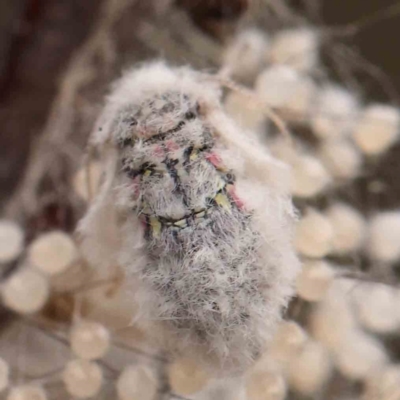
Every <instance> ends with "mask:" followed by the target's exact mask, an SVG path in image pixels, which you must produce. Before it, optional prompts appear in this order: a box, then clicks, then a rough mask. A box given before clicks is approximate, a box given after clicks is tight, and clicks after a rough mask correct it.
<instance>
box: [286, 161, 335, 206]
mask: <svg viewBox="0 0 400 400" xmlns="http://www.w3.org/2000/svg"><path fill="white" fill-rule="evenodd" d="M291 165H292V194H293V196H295V197H301V198H310V197H314V196H316V195H318V194H320V193H322V192H323V191H324V190H325V189H326V188H327V187H328V185H329V183H330V182H331V179H330V176H329V174H328V172H327V170H326V168H325V167H324V166H323V164H322V163H321V162H320V161H319V160H318V158H316V157H313V156H311V155H299V156H298V157H297V158H296V159H295V160H294V161H293V162H292V163H291Z"/></svg>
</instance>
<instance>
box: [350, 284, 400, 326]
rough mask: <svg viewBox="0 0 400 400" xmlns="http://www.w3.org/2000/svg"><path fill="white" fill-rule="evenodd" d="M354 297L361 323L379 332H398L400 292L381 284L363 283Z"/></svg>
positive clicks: (357, 288)
mask: <svg viewBox="0 0 400 400" xmlns="http://www.w3.org/2000/svg"><path fill="white" fill-rule="evenodd" d="M353 297H354V300H355V303H356V307H357V317H358V318H359V320H360V322H361V324H362V325H363V326H364V327H365V328H367V329H369V330H371V331H373V332H377V333H391V332H396V331H397V330H398V329H399V328H400V314H399V312H398V311H397V310H398V308H399V305H398V302H399V292H398V290H397V289H395V288H392V287H390V286H386V285H380V284H368V283H365V284H362V285H359V286H358V287H356V290H354V292H353Z"/></svg>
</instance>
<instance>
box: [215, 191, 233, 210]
mask: <svg viewBox="0 0 400 400" xmlns="http://www.w3.org/2000/svg"><path fill="white" fill-rule="evenodd" d="M214 200H215V201H216V203H217V204H218V205H219V206H221V207H223V208H225V209H226V210H230V209H231V203H230V201H229V199H228V196H227V195H226V194H224V193H218V194H217V195H216V196H215V199H214Z"/></svg>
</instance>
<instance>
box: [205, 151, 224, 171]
mask: <svg viewBox="0 0 400 400" xmlns="http://www.w3.org/2000/svg"><path fill="white" fill-rule="evenodd" d="M206 159H207V160H208V161H209V162H210V163H211V164H212V165H214V167H215V168H221V167H222V160H221V157H220V156H219V155H218V154H217V153H209V154H207V155H206Z"/></svg>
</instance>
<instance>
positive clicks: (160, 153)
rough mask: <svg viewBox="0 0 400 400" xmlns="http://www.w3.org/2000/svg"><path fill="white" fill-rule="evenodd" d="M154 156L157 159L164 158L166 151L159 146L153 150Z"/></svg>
mask: <svg viewBox="0 0 400 400" xmlns="http://www.w3.org/2000/svg"><path fill="white" fill-rule="evenodd" d="M153 154H154V156H155V157H164V150H163V148H162V147H161V146H160V145H159V144H158V145H157V146H156V147H155V148H154V150H153Z"/></svg>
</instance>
